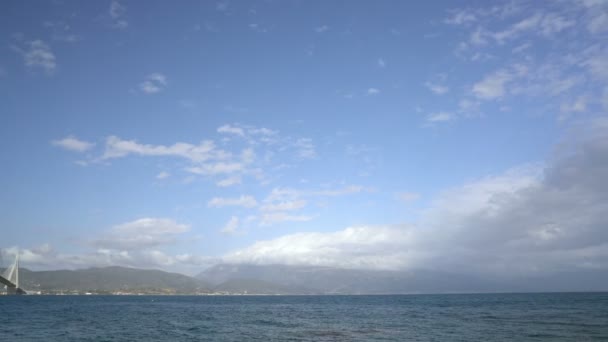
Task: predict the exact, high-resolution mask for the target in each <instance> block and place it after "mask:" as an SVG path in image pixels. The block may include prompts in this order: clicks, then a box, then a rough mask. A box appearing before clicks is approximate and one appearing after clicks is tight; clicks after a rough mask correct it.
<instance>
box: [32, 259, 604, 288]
mask: <svg viewBox="0 0 608 342" xmlns="http://www.w3.org/2000/svg"><path fill="white" fill-rule="evenodd" d="M20 280H21V283H20V286H21V287H22V288H23V289H25V290H29V291H34V292H38V291H40V292H42V293H62V292H65V293H86V292H91V293H101V294H104V293H132V294H133V293H146V294H213V293H215V294H262V295H307V294H310V295H316V294H416V293H483V292H543V291H563V292H566V291H606V290H608V274H598V273H597V272H584V271H580V272H570V273H556V274H552V275H550V274H547V275H543V276H536V277H531V278H522V277H519V278H518V277H513V278H509V279H505V278H501V279H485V278H480V277H477V276H472V275H463V274H453V273H446V272H436V271H430V270H416V271H387V270H357V269H341V268H332V267H319V266H295V265H251V264H218V265H215V266H212V267H210V268H208V269H206V270H204V271H202V272H201V273H199V274H198V275H197V276H196V277H189V276H186V275H183V274H179V273H169V272H165V271H161V270H149V269H135V268H127V267H119V266H112V267H98V268H88V269H80V270H57V271H30V270H28V269H24V268H22V269H20ZM588 284H605V285H604V287H601V286H600V287H598V286H590V285H588Z"/></svg>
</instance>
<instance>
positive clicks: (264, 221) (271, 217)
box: [260, 212, 313, 226]
mask: <svg viewBox="0 0 608 342" xmlns="http://www.w3.org/2000/svg"><path fill="white" fill-rule="evenodd" d="M312 219H313V217H312V216H308V215H291V214H288V213H285V212H268V213H264V214H262V218H261V219H260V225H262V226H270V225H274V224H277V223H281V222H306V221H310V220H312Z"/></svg>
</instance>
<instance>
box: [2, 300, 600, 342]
mask: <svg viewBox="0 0 608 342" xmlns="http://www.w3.org/2000/svg"><path fill="white" fill-rule="evenodd" d="M0 311H1V313H0V341H135V340H141V341H209V340H215V341H608V293H558V294H481V295H413V296H266V297H264V296H262V297H253V296H232V297H231V296H222V297H191V296H183V297H180V296H174V297H162V296H1V297H0Z"/></svg>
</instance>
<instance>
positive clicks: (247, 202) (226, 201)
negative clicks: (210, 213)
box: [207, 195, 258, 208]
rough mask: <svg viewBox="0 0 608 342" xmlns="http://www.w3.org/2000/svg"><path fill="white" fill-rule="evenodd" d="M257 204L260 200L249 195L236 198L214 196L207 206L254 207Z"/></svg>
mask: <svg viewBox="0 0 608 342" xmlns="http://www.w3.org/2000/svg"><path fill="white" fill-rule="evenodd" d="M257 205H258V202H257V201H256V200H255V198H253V196H249V195H241V196H240V197H236V198H224V197H214V198H212V199H211V200H209V202H207V206H208V207H212V208H221V207H229V206H237V207H244V208H253V207H255V206H257Z"/></svg>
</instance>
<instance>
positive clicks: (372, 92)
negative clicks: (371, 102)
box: [367, 88, 380, 95]
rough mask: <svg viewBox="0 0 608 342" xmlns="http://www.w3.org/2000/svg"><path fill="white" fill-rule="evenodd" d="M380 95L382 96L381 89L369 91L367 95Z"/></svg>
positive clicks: (370, 89)
mask: <svg viewBox="0 0 608 342" xmlns="http://www.w3.org/2000/svg"><path fill="white" fill-rule="evenodd" d="M378 94H380V89H377V88H369V89H367V95H378Z"/></svg>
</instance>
